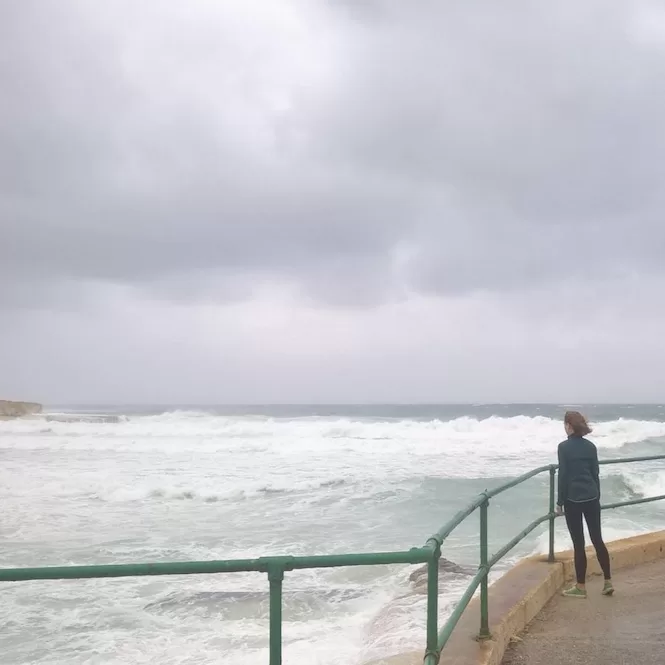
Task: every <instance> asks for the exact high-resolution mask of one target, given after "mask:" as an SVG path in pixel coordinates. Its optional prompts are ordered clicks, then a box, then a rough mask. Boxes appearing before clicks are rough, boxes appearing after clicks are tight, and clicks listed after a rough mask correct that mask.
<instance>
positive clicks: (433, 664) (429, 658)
mask: <svg viewBox="0 0 665 665" xmlns="http://www.w3.org/2000/svg"><path fill="white" fill-rule="evenodd" d="M658 460H665V455H648V456H642V457H627V458H616V459H607V460H601V461H600V462H599V464H601V465H603V466H605V465H610V464H630V463H636V462H650V461H658ZM558 468H559V467H558V465H557V464H550V465H547V466H541V467H538V468H537V469H533V470H532V471H528V472H527V473H524V474H522V475H521V476H518V477H517V478H514V479H512V480H510V481H509V482H507V483H504V484H503V485H500V486H499V487H496V488H494V489H492V490H489V491H488V490H485V491H484V492H481V493H480V494H479V495H478V496H477V497H476V498H475V499H473V500H472V501H471V503H469V505H467V506H466V507H465V508H463V509H462V510H460V511H459V512H458V513H457V514H456V515H454V516H453V518H452V519H451V520H449V521H448V522H446V524H444V525H443V526H442V527H441V529H439V531H437V532H436V534H434V535H433V536H432V537H431V538H430V539H429V540H428V541H427V542H428V543H431V542H434V543H436V548H435V553H434V556H435V559H438V558H439V557H440V556H441V546H442V545H443V542H444V541H445V539H446V538H447V537H448V536H449V535H450V534H451V533H452V532H453V531H454V530H455V529H456V528H457V527H458V526H459V525H460V524H461V523H462V522H463V521H464V520H465V519H466V518H467V517H469V516H470V515H471V514H472V513H474V512H475V511H476V509H478V508H479V509H480V511H481V515H480V565H479V566H478V572H477V573H476V574H475V575H474V577H473V578H472V579H471V582H470V583H469V585H468V587H467V588H466V590H465V592H464V593H463V594H462V597H461V598H460V600H459V601H458V603H457V605H456V607H455V609H454V610H453V612H452V614H451V615H450V617H448V619H447V621H446V622H445V623H444V625H443V627H442V628H441V631H440V632H438V626H437V624H438V621H437V620H436V616H435V615H436V614H438V583H437V584H436V585H435V584H434V583H431V584H429V583H428V602H427V649H426V652H425V665H437V664H438V662H439V659H440V657H441V652H442V650H443V649H444V647H445V646H446V644H447V643H448V640H449V639H450V636H451V635H452V633H453V631H454V630H455V627H456V626H457V624H458V622H459V620H460V619H461V618H462V615H463V614H464V611H465V610H466V608H467V606H468V605H469V603H470V602H471V599H472V598H473V596H474V594H475V593H476V591H477V589H478V587H481V598H480V632H479V638H480V639H487V638H489V637H490V632H489V608H488V575H489V573H490V571H491V570H492V568H493V567H494V566H495V565H496V564H497V563H498V562H499V561H500V560H501V559H503V557H504V556H506V554H508V553H509V552H510V551H511V550H512V549H513V548H514V547H515V546H517V545H518V544H519V543H520V542H521V541H522V540H523V539H524V538H525V537H526V536H528V535H529V534H530V533H531V532H532V531H534V530H535V529H537V528H538V527H539V526H540V525H541V524H542V523H543V522H547V521H549V523H550V527H549V528H550V533H549V561H550V562H554V521H555V519H556V518H557V517H558V515H557V514H556V513H555V511H554V507H555V506H554V496H555V474H556V471H557V469H558ZM546 471H548V472H549V474H550V509H549V512H548V513H547V514H546V515H543V516H542V517H539V518H538V519H536V520H534V521H533V522H531V524H529V525H528V526H527V527H526V528H524V529H523V530H522V531H520V533H519V534H517V536H515V537H514V538H513V539H512V540H511V541H510V542H509V543H507V544H506V545H504V546H503V547H502V548H501V549H500V550H499V551H498V552H496V554H494V555H493V556H492V557H491V558H488V554H487V521H488V520H487V509H488V506H489V500H490V499H491V498H493V497H495V496H497V495H499V494H501V493H503V492H505V491H506V490H509V489H511V488H513V487H516V486H517V485H520V484H521V483H523V482H525V481H526V480H529V479H531V478H533V477H535V476H537V475H539V474H541V473H544V472H546ZM662 500H665V494H662V495H659V496H653V497H645V498H641V499H631V500H629V501H620V502H617V503H611V504H606V505H602V506H601V509H602V510H611V509H614V508H622V507H624V506H635V505H638V504H643V503H652V502H654V501H662ZM428 570H429V576H430V577H433V578H436V579H437V582H438V561H436V562H435V563H434V564H432V563H430V566H429V569H428ZM434 596H436V598H435V597H434Z"/></svg>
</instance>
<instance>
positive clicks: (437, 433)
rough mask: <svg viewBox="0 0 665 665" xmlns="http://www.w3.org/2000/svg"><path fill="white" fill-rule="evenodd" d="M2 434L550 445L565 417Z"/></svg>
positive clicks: (654, 430) (600, 427) (25, 429)
mask: <svg viewBox="0 0 665 665" xmlns="http://www.w3.org/2000/svg"><path fill="white" fill-rule="evenodd" d="M0 434H8V435H21V436H27V435H45V434H48V435H51V436H52V437H54V438H57V437H81V436H86V437H93V438H118V439H137V438H141V439H149V438H160V439H168V438H178V439H181V438H183V437H184V438H198V439H201V438H203V439H207V438H215V439H234V438H239V439H252V438H261V439H271V440H282V439H289V440H291V441H311V440H312V439H317V440H320V439H323V440H331V441H336V440H345V441H353V440H361V441H398V442H423V443H426V442H432V443H446V442H457V443H465V444H467V445H476V444H480V443H484V442H488V441H495V442H496V443H497V445H501V446H502V448H504V447H505V446H506V445H508V446H514V447H518V446H521V445H524V444H528V445H529V446H531V447H536V448H537V447H541V446H543V445H547V446H551V445H552V441H557V440H561V439H562V438H563V428H562V425H561V422H560V421H558V420H553V419H551V418H546V417H543V416H535V417H529V416H514V417H510V418H503V417H498V416H492V417H489V418H484V419H480V420H479V419H476V418H471V417H461V418H456V419H453V420H449V421H442V420H427V421H423V420H353V419H350V418H311V417H308V418H293V419H286V418H268V417H259V416H252V417H248V416H214V415H210V414H206V413H199V412H171V413H166V414H162V415H159V416H139V417H131V418H128V419H126V420H124V421H121V422H85V421H73V422H56V421H53V422H46V421H44V420H42V419H17V420H12V421H3V422H0ZM660 436H665V422H656V421H641V420H628V419H623V418H621V419H618V420H614V421H611V422H601V423H598V424H596V425H595V428H594V434H593V438H594V440H595V441H596V443H597V444H598V445H599V446H600V447H606V448H616V447H619V446H621V445H624V444H625V443H631V442H638V441H641V440H644V439H647V438H653V437H660Z"/></svg>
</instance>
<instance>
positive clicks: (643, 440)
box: [0, 405, 665, 665]
mask: <svg viewBox="0 0 665 665" xmlns="http://www.w3.org/2000/svg"><path fill="white" fill-rule="evenodd" d="M566 408H569V407H568V405H557V406H553V405H540V406H539V405H473V406H334V407H308V406H298V407H296V406H288V407H286V406H280V407H276V406H254V407H224V408H221V407H214V408H210V407H201V406H198V407H192V406H190V407H186V408H185V407H171V408H165V407H138V408H137V407H132V408H126V407H118V406H109V405H98V406H94V407H86V408H81V407H76V406H60V407H52V408H50V409H49V410H48V412H47V413H46V414H45V415H44V416H42V417H41V418H35V419H30V420H28V419H26V420H14V421H5V422H0V567H5V568H7V567H24V566H46V565H69V564H102V563H139V562H155V561H187V560H210V559H228V558H254V557H258V556H263V555H272V554H294V555H301V554H323V553H346V552H371V551H386V550H396V549H405V548H410V547H413V546H421V545H423V544H424V543H425V541H426V539H427V538H428V537H429V536H430V535H431V534H432V533H433V532H434V531H436V530H437V529H438V528H439V527H440V526H441V525H442V524H443V523H445V522H446V521H447V520H448V519H449V518H450V517H451V516H452V515H453V514H454V513H455V512H456V511H457V510H459V509H460V508H462V507H463V506H464V505H465V504H466V503H468V502H469V501H470V500H471V499H472V498H473V497H474V496H475V495H476V494H477V493H478V492H480V491H482V490H484V489H486V488H491V487H494V486H496V485H498V484H501V483H503V482H505V481H506V480H507V479H509V478H511V477H514V476H516V475H518V474H520V473H523V472H525V471H528V470H529V469H531V468H533V467H536V466H540V465H543V464H549V463H551V462H555V461H556V446H557V444H558V443H559V441H561V440H562V439H563V438H564V434H563V427H562V424H561V418H562V415H563V412H564V411H565V409H566ZM575 408H578V409H580V410H581V411H583V412H584V413H586V414H587V415H588V416H589V417H590V419H591V421H592V424H593V425H594V433H593V435H592V436H591V437H590V438H591V439H592V440H593V441H594V442H595V443H596V444H597V446H598V448H599V454H600V457H601V459H602V458H605V459H607V458H613V457H617V456H636V455H655V454H662V453H665V406H653V405H650V406H643V405H642V406H641V405H623V406H589V405H577V406H575ZM93 414H106V415H111V416H113V417H112V418H108V419H101V421H100V419H98V418H95V417H92V416H93ZM104 420H107V421H104ZM109 421H110V422H109ZM601 476H602V490H603V501H604V502H611V501H619V500H623V499H630V498H637V497H642V496H648V495H654V494H664V493H665V465H663V464H660V463H658V464H654V463H641V464H634V465H630V466H611V467H605V468H603V469H602V470H601ZM547 510H548V478H547V475H546V474H545V475H543V476H541V477H539V478H536V479H533V480H532V481H529V482H527V483H525V484H523V485H521V486H519V487H517V488H515V489H513V490H510V491H508V492H507V493H505V494H503V495H501V496H499V497H497V498H496V499H494V500H493V501H492V503H491V507H490V518H489V524H490V546H491V550H497V549H498V548H499V547H501V546H502V545H503V544H505V543H506V542H507V541H508V540H510V539H511V538H512V537H513V536H514V535H516V534H517V533H518V532H519V531H520V530H521V529H522V528H523V527H524V526H526V524H527V523H528V522H530V521H532V520H533V519H535V518H536V517H538V516H540V515H543V514H545V513H546V512H547ZM561 522H562V520H559V521H558V523H557V535H556V538H557V547H558V548H559V549H561V548H567V547H568V546H569V541H568V538H567V535H566V533H565V530H564V529H565V527H564V525H563V524H562V523H561ZM662 528H665V505H660V504H657V503H656V504H649V505H645V506H637V507H631V508H624V509H620V510H615V511H608V512H607V513H605V517H604V531H605V536H606V539H607V540H611V539H615V538H619V537H623V536H628V535H633V534H636V533H641V532H645V531H650V530H653V529H662ZM477 533H478V516H477V514H476V515H473V516H472V517H471V518H469V519H468V520H467V521H466V522H465V523H464V524H463V525H462V526H461V527H460V528H459V529H458V530H457V531H456V532H454V533H453V535H452V536H451V538H450V539H449V540H448V541H447V542H446V544H445V546H444V550H443V553H444V556H445V557H446V558H447V559H449V560H451V561H453V562H454V563H455V564H457V565H458V566H460V567H461V569H460V570H458V571H456V572H450V573H446V574H443V575H442V577H441V585H440V592H441V618H442V619H443V618H445V616H446V615H447V614H449V612H450V611H451V608H452V607H453V605H454V603H455V601H456V600H457V599H458V598H459V596H460V595H461V592H462V590H463V589H464V588H465V587H466V585H467V583H468V577H467V575H466V574H465V571H466V570H467V568H468V569H470V570H471V569H473V568H474V567H475V566H477V564H478V537H477ZM546 547H547V532H546V526H543V527H542V528H541V529H539V530H537V531H536V532H534V534H532V536H531V537H529V538H527V539H526V540H525V541H524V542H522V543H521V544H520V545H519V546H518V547H517V548H516V549H515V550H514V551H513V552H512V553H511V554H510V555H509V556H508V557H507V558H506V559H505V560H504V561H503V562H502V564H501V565H500V566H499V567H498V568H497V569H496V571H495V573H494V575H495V576H498V575H500V574H501V572H502V570H505V569H506V568H507V567H509V566H510V565H511V564H512V563H514V562H515V561H516V560H517V559H519V558H521V557H523V556H525V555H529V554H532V553H535V552H544V551H546ZM413 570H414V569H413V568H409V567H408V566H388V567H385V566H384V567H367V568H346V569H328V570H311V571H299V572H290V573H287V574H286V579H285V581H284V615H285V624H284V645H285V646H284V661H285V663H286V665H299V664H300V663H305V662H306V663H309V664H310V665H315V664H321V665H354V664H358V665H360V664H362V663H364V662H366V661H369V660H372V659H374V658H378V657H381V656H383V655H389V654H392V653H398V652H401V651H407V650H410V649H420V648H423V646H424V639H425V629H424V627H425V598H424V596H422V595H420V594H414V593H413V587H412V585H411V583H410V581H409V575H410V574H411V573H412V572H413ZM618 582H619V584H620V580H618ZM267 592H268V582H267V578H266V576H265V575H261V574H258V573H256V574H226V575H209V576H191V577H169V578H166V577H163V578H155V577H153V578H136V579H117V580H81V581H53V582H23V583H0V662H1V663H2V665H24V664H27V663H42V664H49V665H56V664H58V665H59V664H63V665H70V664H71V665H82V664H84V663H85V664H94V665H97V664H100V665H101V664H121V663H122V664H127V665H130V664H131V665H138V664H143V663H146V664H147V663H150V664H155V665H157V664H159V665H176V664H178V665H180V664H190V665H211V664H213V663H215V664H217V663H223V664H224V665H250V664H251V665H256V663H267V662H268V655H267V640H268V623H267V617H268V593H267Z"/></svg>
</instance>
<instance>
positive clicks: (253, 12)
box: [0, 0, 665, 404]
mask: <svg viewBox="0 0 665 665" xmlns="http://www.w3.org/2000/svg"><path fill="white" fill-rule="evenodd" d="M664 213H665V5H663V3H662V2H648V1H643V0H633V1H632V2H626V1H625V0H587V1H586V2H582V3H580V2H573V1H572V0H562V1H560V2H547V3H545V2H540V3H528V2H515V1H513V0H507V1H506V2H496V0H472V1H469V0H446V2H441V1H440V0H413V1H412V2H405V1H404V0H271V1H270V2H267V1H266V0H221V1H220V0H197V1H192V2H182V0H145V1H144V2H136V1H135V0H105V1H104V2H89V1H88V0H78V1H77V0H21V1H20V2H2V3H0V232H1V233H0V397H6V398H16V399H37V400H41V401H44V402H47V403H63V402H120V403H130V402H138V403H186V404H193V403H223V402H232V403H233V402H250V403H256V402H364V401H367V402H386V401H388V402H392V401H398V402H419V401H426V402H440V401H446V402H450V401H452V402H460V401H628V402H635V401H662V402H665V215H664Z"/></svg>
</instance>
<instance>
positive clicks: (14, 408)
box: [0, 399, 42, 418]
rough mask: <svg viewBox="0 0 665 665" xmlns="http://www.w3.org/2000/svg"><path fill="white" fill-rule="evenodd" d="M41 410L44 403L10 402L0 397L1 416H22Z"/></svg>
mask: <svg viewBox="0 0 665 665" xmlns="http://www.w3.org/2000/svg"><path fill="white" fill-rule="evenodd" d="M41 412H42V405H41V404H36V403H35V402H9V401H7V400H2V399H0V418H20V417H21V416H29V415H30V414H33V413H41Z"/></svg>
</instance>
